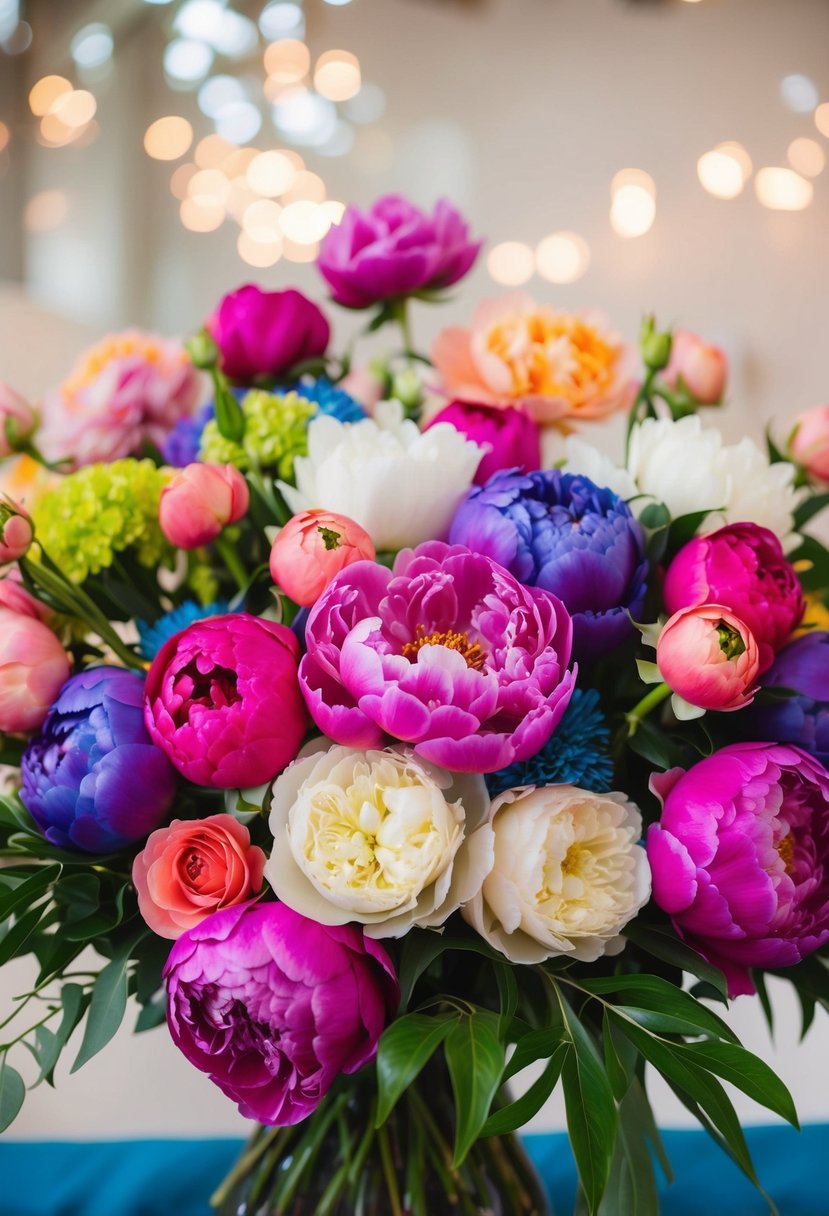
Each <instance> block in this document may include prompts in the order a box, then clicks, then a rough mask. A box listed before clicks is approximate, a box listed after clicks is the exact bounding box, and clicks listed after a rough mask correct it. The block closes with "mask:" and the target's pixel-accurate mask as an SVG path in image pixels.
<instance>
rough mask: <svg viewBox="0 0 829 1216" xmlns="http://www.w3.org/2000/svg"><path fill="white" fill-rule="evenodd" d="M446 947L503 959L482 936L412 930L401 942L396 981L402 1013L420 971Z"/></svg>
mask: <svg viewBox="0 0 829 1216" xmlns="http://www.w3.org/2000/svg"><path fill="white" fill-rule="evenodd" d="M449 950H463V951H471V952H472V953H473V954H482V955H483V956H484V958H488V959H491V960H492V961H493V962H503V956H502V955H500V954H498V953H497V952H496V951H495V950H493V949H492V947H491V946H488V945H487V944H486V942H485V941H483V940H482V938H480V937H477V936H475V935H473V934H471V933H470V935H469V937H447V936H445V935H443V934H440V933H435V931H434V930H433V929H413V930H412V931H411V933H407V934H406V937H405V939H404V941H403V953H402V955H401V959H400V968H399V970H398V980H399V983H400V1009H401V1010H402V1011H404V1012H405V1010H406V1008H407V1006H408V1004H409V1001H410V1000H411V999H412V990H413V989H414V986H415V984H416V983H417V981H418V980H419V979H420V977H421V975H422V974H423V972H424V971H425V970H426V969H427V967H429V966H430V965H431V964H432V963H433V962H434V961H435V959H436V958H438V957H439V955H441V954H445V953H446V952H447V951H449Z"/></svg>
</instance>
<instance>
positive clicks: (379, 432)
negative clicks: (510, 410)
mask: <svg viewBox="0 0 829 1216" xmlns="http://www.w3.org/2000/svg"><path fill="white" fill-rule="evenodd" d="M483 454H484V449H483V448H481V447H479V446H478V444H476V443H473V442H472V441H471V440H469V439H467V438H466V436H465V435H462V434H461V432H460V431H457V430H456V429H455V428H454V427H453V426H451V425H450V424H449V423H448V422H446V423H442V422H439V423H437V424H436V425H435V426H433V427H430V428H429V430H428V431H420V430H419V429H418V427H417V425H416V424H415V423H414V422H412V421H411V419H407V418H404V417H403V407H402V406H401V404H400V402H399V401H381V402H380V403H379V404H378V405H377V407H376V409H375V412H374V417H373V418H364V419H361V421H360V422H340V421H339V420H338V419H336V418H332V417H330V416H328V415H320V416H319V417H317V418H313V419H312V420H311V423H310V424H309V427H308V455H307V456H300V457H297V459H296V460H295V462H294V471H295V474H296V488H294V487H293V486H289V485H286V484H285V483H284V482H280V483H279V488H280V490H281V491H282V493H283V495H284V496H285V500H286V502H287V503H288V506H289V507H290V508H291V510H292V511H293V512H294V513H297V512H299V511H305V510H308V509H310V508H320V507H321V508H323V509H325V510H328V511H338V512H340V514H342V515H347V516H348V518H349V519H353V520H355V521H356V522H357V523H358V524H360V525H361V526H362V527H363V528H365V530H366V531H367V532H368V534H369V536H370V537H371V539H372V540H373V541H374V544H375V547H376V548H377V549H378V550H384V549H391V550H395V549H403V548H406V547H407V546H410V545H412V546H413V545H418V544H420V542H421V541H424V540H435V539H442V538H443V537H444V536H445V535H446V533H447V531H448V529H449V524H450V523H451V522H452V517H453V516H454V514H455V511H456V510H457V508H458V506H459V504H460V502H461V499H462V498H463V496H464V495H465V494H466V492H467V490H468V489H469V487H470V486H471V484H472V478H473V477H474V476H475V470H476V469H477V467H478V465H479V463H480V460H481V457H482V456H483Z"/></svg>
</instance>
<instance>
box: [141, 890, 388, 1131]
mask: <svg viewBox="0 0 829 1216" xmlns="http://www.w3.org/2000/svg"><path fill="white" fill-rule="evenodd" d="M164 975H165V978H166V981H167V1024H168V1026H169V1028H170V1034H171V1035H172V1037H173V1041H174V1042H175V1044H176V1046H177V1047H179V1048H180V1049H181V1051H182V1052H183V1053H184V1055H185V1056H186V1057H187V1059H188V1060H189V1061H190V1063H191V1064H193V1065H194V1066H195V1067H196V1068H198V1069H200V1070H201V1071H202V1072H204V1073H207V1075H208V1076H209V1077H210V1079H211V1081H213V1082H214V1083H215V1084H216V1085H218V1087H219V1089H221V1090H222V1092H223V1093H225V1094H226V1095H227V1096H228V1097H229V1098H231V1099H232V1100H233V1101H234V1102H236V1103H238V1106H239V1110H240V1112H241V1113H242V1114H243V1115H244V1116H245V1117H246V1118H248V1119H255V1120H256V1121H257V1122H258V1123H265V1124H268V1125H270V1126H286V1125H288V1124H292V1123H299V1122H300V1120H302V1119H304V1118H306V1116H307V1115H310V1114H311V1113H312V1111H314V1110H315V1109H316V1108H317V1106H319V1104H320V1102H321V1101H322V1099H323V1098H324V1097H325V1094H326V1093H327V1092H328V1090H329V1089H330V1087H331V1085H332V1084H333V1082H334V1081H335V1080H336V1078H337V1077H338V1076H339V1075H340V1074H341V1073H346V1074H348V1073H354V1072H357V1070H358V1069H360V1068H362V1067H363V1065H365V1064H368V1063H369V1061H371V1060H372V1059H373V1058H374V1055H375V1053H376V1051H377V1042H378V1039H379V1038H380V1035H381V1034H382V1033H383V1030H384V1029H385V1028H386V1025H387V1023H388V1022H389V1021H390V1020H391V1018H393V1017H394V1014H395V1013H396V1011H397V1006H398V1002H399V999H400V990H399V987H398V983H397V977H396V975H395V973H394V968H393V967H392V963H391V959H390V958H389V956H388V954H387V953H386V951H385V950H384V949H383V947H382V946H381V945H380V944H379V942H376V941H372V940H371V939H370V938H366V937H364V936H363V933H362V930H361V929H359V928H357V927H356V926H355V925H342V926H337V927H334V926H331V925H320V924H317V922H316V921H313V920H309V919H308V918H307V917H305V916H300V914H299V913H298V912H294V911H293V910H292V909H291V908H289V907H288V905H287V904H282V903H255V904H246V905H245V904H242V905H239V906H236V907H233V908H225V909H223V910H222V911H221V912H215V913H214V914H213V915H212V916H209V917H208V918H207V920H203V921H202V922H201V924H199V925H197V926H196V927H195V928H194V929H190V930H189V931H188V932H187V933H185V934H184V935H183V936H182V937H180V938H179V939H178V941H177V942H176V944H175V945H174V946H173V949H172V951H171V952H170V957H169V958H168V960H167V964H166V966H165V968H164Z"/></svg>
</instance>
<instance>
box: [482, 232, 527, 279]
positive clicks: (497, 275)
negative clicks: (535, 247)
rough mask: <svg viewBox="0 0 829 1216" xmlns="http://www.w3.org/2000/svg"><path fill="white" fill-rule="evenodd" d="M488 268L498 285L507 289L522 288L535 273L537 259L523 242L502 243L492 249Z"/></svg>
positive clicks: (487, 260) (488, 256)
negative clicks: (500, 284)
mask: <svg viewBox="0 0 829 1216" xmlns="http://www.w3.org/2000/svg"><path fill="white" fill-rule="evenodd" d="M486 267H487V270H488V271H489V273H490V275H491V276H492V278H493V279H494V280H495V282H496V283H502V284H503V285H504V286H505V287H520V286H521V284H522V283H526V282H527V281H528V280H529V279H531V278H532V276H533V274H534V272H535V257H534V256H533V251H532V249H530V247H529V245H525V244H524V242H523V241H502V242H501V243H500V245H495V246H494V247H493V248H492V249H490V251H489V253H488V255H487V259H486Z"/></svg>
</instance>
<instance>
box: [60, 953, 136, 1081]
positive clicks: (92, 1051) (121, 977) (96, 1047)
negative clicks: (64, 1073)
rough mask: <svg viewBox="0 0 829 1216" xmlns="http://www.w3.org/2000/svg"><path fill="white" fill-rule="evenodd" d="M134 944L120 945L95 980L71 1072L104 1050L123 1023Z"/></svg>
mask: <svg viewBox="0 0 829 1216" xmlns="http://www.w3.org/2000/svg"><path fill="white" fill-rule="evenodd" d="M134 945H135V940H134V938H130V939H129V941H128V942H127V943H125V944H123V945H122V947H121V949H120V950H119V951H118V953H117V954H116V955H115V956H114V958H113V959H112V961H111V962H109V963H107V965H106V967H104V969H103V971H101V972H100V974H99V975H98V978H97V980H96V981H95V987H94V988H93V990H92V1000H91V1001H90V1004H89V1014H88V1016H87V1019H86V1027H85V1029H84V1036H83V1040H82V1042H81V1049H80V1051H79V1052H78V1055H77V1058H76V1059H75V1063H74V1064H73V1065H72V1069H71V1071H72V1072H77V1071H78V1069H79V1068H82V1067H83V1065H84V1064H86V1063H88V1061H89V1060H91V1059H92V1057H93V1056H96V1055H97V1054H98V1052H99V1051H101V1049H102V1048H104V1047H106V1045H107V1043H108V1042H109V1041H110V1039H111V1038H112V1037H113V1035H114V1034H115V1032H116V1031H117V1029H118V1027H119V1026H120V1025H121V1022H122V1021H123V1018H124V1014H125V1012H126V1009H127V966H128V964H129V961H130V954H131V952H132V949H133V947H134Z"/></svg>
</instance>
